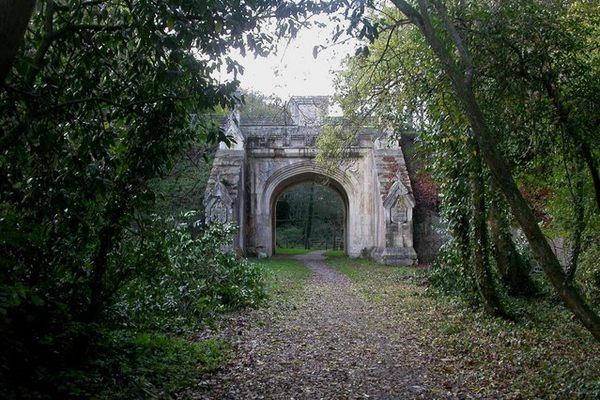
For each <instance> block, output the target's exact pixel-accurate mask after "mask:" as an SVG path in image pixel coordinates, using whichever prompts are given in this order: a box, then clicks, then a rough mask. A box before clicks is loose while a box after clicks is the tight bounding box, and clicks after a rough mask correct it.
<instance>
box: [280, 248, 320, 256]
mask: <svg viewBox="0 0 600 400" xmlns="http://www.w3.org/2000/svg"><path fill="white" fill-rule="evenodd" d="M311 251H314V249H305V248H303V247H278V248H276V249H275V254H277V255H282V256H297V255H300V254H306V253H310V252H311Z"/></svg>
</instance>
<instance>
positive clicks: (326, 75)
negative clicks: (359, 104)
mask: <svg viewBox="0 0 600 400" xmlns="http://www.w3.org/2000/svg"><path fill="white" fill-rule="evenodd" d="M321 21H325V20H324V19H321ZM330 36H331V27H330V26H329V27H325V28H318V27H311V28H308V29H303V30H301V31H300V32H299V33H298V36H297V37H296V38H295V39H294V40H292V41H290V42H289V43H287V41H285V40H282V41H281V44H280V46H279V47H280V48H279V49H278V51H277V54H271V55H270V56H268V57H266V58H262V57H258V58H254V56H253V55H247V56H246V57H245V58H243V57H241V56H240V55H239V54H233V55H232V58H234V59H236V60H237V61H238V62H239V63H240V64H241V65H242V66H243V67H244V69H245V70H244V74H243V75H241V76H238V79H239V80H240V82H241V86H242V89H250V90H253V91H256V92H260V93H262V94H264V95H267V96H270V95H275V96H277V97H279V98H281V99H283V100H288V99H289V98H290V97H291V96H327V95H332V94H333V92H334V88H333V79H334V71H337V70H339V69H341V66H342V60H343V58H344V57H345V56H346V55H347V54H348V53H351V52H353V51H354V45H352V44H350V43H346V44H341V45H340V44H337V45H334V46H330V47H328V48H326V49H324V50H321V51H320V52H319V54H318V56H317V58H316V59H315V58H314V57H313V48H314V47H315V46H319V45H326V44H327V39H328V38H329V37H330ZM286 43H287V45H286ZM222 79H226V76H222Z"/></svg>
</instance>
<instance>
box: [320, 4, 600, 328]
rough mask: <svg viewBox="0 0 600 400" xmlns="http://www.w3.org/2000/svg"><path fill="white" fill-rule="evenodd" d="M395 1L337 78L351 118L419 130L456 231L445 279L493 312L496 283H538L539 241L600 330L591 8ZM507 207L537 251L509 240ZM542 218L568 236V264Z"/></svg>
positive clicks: (549, 271)
mask: <svg viewBox="0 0 600 400" xmlns="http://www.w3.org/2000/svg"><path fill="white" fill-rule="evenodd" d="M392 3H393V7H392V6H390V7H387V8H383V9H380V8H379V7H377V5H376V4H373V5H372V7H371V8H370V9H369V10H368V11H367V12H366V13H365V14H364V15H363V17H364V19H366V20H367V21H370V23H371V26H373V28H374V30H375V32H372V33H369V32H367V34H366V35H363V36H367V37H368V38H369V39H370V43H366V44H365V46H364V47H363V48H361V50H360V51H359V52H358V54H357V56H356V57H354V58H352V59H350V60H349V63H348V69H347V71H346V72H344V73H343V74H342V75H341V76H340V80H339V84H338V87H339V101H340V103H341V104H342V106H343V108H344V111H345V114H346V115H347V116H349V117H350V118H351V119H352V120H354V121H360V120H364V118H365V117H367V116H368V117H373V116H375V120H376V121H379V123H380V124H381V125H382V126H383V127H392V128H393V130H394V134H393V135H392V139H397V136H398V135H401V134H402V132H406V131H410V132H417V134H418V138H419V140H420V142H421V145H422V149H423V150H424V154H426V156H425V157H427V158H426V164H427V165H428V166H429V167H430V170H431V173H432V174H433V176H434V177H435V179H436V180H437V182H438V183H439V185H440V196H441V205H442V208H441V211H442V214H443V216H444V218H445V220H446V222H447V226H448V230H449V232H450V234H451V235H452V240H451V241H450V243H448V245H447V246H446V250H445V252H444V258H443V259H442V262H441V264H442V269H440V270H439V273H441V274H442V275H445V276H441V277H440V279H437V281H438V282H443V283H448V282H454V283H455V284H456V285H459V286H461V287H463V288H465V289H467V291H471V292H477V293H478V294H479V297H480V299H481V300H482V303H483V304H484V307H485V308H486V310H488V311H489V312H491V313H494V314H497V315H505V314H506V312H505V311H504V308H505V307H504V306H503V305H502V302H501V301H500V299H501V298H502V293H501V292H502V291H503V289H502V287H501V286H500V285H499V282H498V281H502V282H503V283H504V284H505V287H506V289H507V291H508V292H510V293H512V294H527V293H531V290H532V286H531V281H530V279H529V278H528V271H529V269H530V267H531V265H530V263H529V262H528V260H530V257H528V254H527V253H529V252H530V251H531V252H532V253H533V254H534V255H535V257H536V258H537V260H538V261H539V266H540V267H541V268H542V269H543V270H544V272H545V273H546V275H547V276H548V278H549V280H550V281H551V282H552V284H553V285H554V286H555V288H556V289H557V292H558V293H559V294H560V295H561V296H562V298H563V301H565V304H567V306H569V307H570V308H571V309H572V310H573V312H574V313H575V314H576V315H578V317H579V318H580V319H581V321H582V322H584V324H586V326H588V328H589V329H590V330H591V331H592V332H593V333H594V334H595V335H597V334H598V324H597V322H598V318H597V315H596V314H595V312H594V311H593V310H591V308H590V307H589V304H588V305H586V301H585V300H583V299H582V297H581V296H580V295H579V289H578V287H577V286H583V288H584V289H585V290H586V291H587V293H589V296H588V300H593V296H594V295H592V294H591V293H592V292H594V289H593V288H594V287H597V286H596V285H597V283H596V282H597V280H595V278H594V277H596V276H597V272H593V271H597V270H598V264H597V261H596V262H593V261H591V259H590V258H589V256H588V254H594V252H597V242H598V238H599V237H598V234H597V232H598V218H599V214H600V209H599V206H600V203H598V202H597V195H598V194H599V193H600V191H599V189H600V187H599V186H598V185H597V182H598V173H599V171H598V157H599V153H598V152H599V151H600V142H598V138H599V137H600V135H598V123H597V122H598V115H599V113H598V109H597V105H598V104H599V103H598V101H597V95H598V90H597V89H596V88H597V85H598V84H599V83H600V76H599V75H598V73H599V70H598V63H597V60H598V56H599V53H598V47H597V45H598V37H599V36H598V30H599V29H600V24H599V21H598V19H597V15H598V7H597V4H594V3H593V2H580V1H568V2H564V1H551V2H547V1H539V2H537V1H532V2H518V1H514V2H513V1H507V2H500V3H498V2H485V1H469V2H462V1H461V2H454V1H417V2H411V1H408V2H407V1H393V2H392ZM357 18H358V17H357ZM372 120H373V118H371V121H372ZM330 136H334V135H330ZM350 140H352V138H351V137H349V138H348V137H346V138H342V140H341V142H342V143H346V144H347V143H348V142H349V141H350ZM329 141H330V142H335V141H334V140H333V139H329ZM329 147H331V145H330V146H329ZM330 153H331V152H330ZM331 154H335V153H331ZM511 172H512V174H511ZM513 177H514V179H515V180H516V183H517V184H518V185H519V187H520V188H521V193H523V194H521V193H519V191H518V190H517V186H516V185H515V180H513ZM524 197H525V198H526V199H527V200H528V201H529V205H527V204H526V203H525V202H524V201H523V198H524ZM509 206H510V211H509ZM532 211H533V212H532ZM511 214H512V215H511ZM513 216H514V219H515V220H517V221H518V223H519V225H520V226H521V227H522V229H523V231H524V233H525V236H526V237H527V240H528V243H529V244H530V246H531V250H530V249H529V248H527V247H526V248H525V249H524V250H525V252H523V251H519V244H518V243H514V238H513V237H512V235H511V226H512V224H513ZM534 218H537V219H534ZM538 224H539V225H541V226H542V227H544V228H545V233H546V234H547V235H549V236H550V237H556V236H561V237H563V238H565V239H566V242H567V252H566V254H564V257H563V259H564V258H566V262H565V263H564V264H565V265H564V266H563V267H561V266H560V265H559V264H558V260H557V258H556V257H555V256H554V255H552V253H551V252H550V247H549V246H548V245H547V243H546V239H545V238H544V237H543V236H542V235H541V232H540V231H539V228H538ZM521 249H522V250H523V248H522V246H521ZM582 255H583V257H582ZM452 266H454V267H452ZM449 267H450V268H449ZM596 305H597V303H596Z"/></svg>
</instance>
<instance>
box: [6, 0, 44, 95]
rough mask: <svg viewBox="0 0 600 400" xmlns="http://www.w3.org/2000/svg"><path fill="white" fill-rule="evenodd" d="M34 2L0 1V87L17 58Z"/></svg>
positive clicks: (21, 0) (20, 0) (25, 0)
mask: <svg viewBox="0 0 600 400" xmlns="http://www.w3.org/2000/svg"><path fill="white" fill-rule="evenodd" d="M34 6H35V0H18V1H17V0H0V86H1V85H3V84H4V81H5V79H6V76H7V75H8V72H9V71H10V69H11V68H12V64H13V62H14V60H15V57H16V56H17V53H18V51H19V48H20V47H21V43H22V42H23V35H24V34H25V30H26V29H27V24H29V20H30V19H31V14H32V13H33V7H34Z"/></svg>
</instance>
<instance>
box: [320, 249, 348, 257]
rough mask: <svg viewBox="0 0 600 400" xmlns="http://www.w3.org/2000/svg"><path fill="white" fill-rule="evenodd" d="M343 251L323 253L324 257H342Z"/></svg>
mask: <svg viewBox="0 0 600 400" xmlns="http://www.w3.org/2000/svg"><path fill="white" fill-rule="evenodd" d="M345 255H346V253H344V250H328V251H326V252H325V257H344V256H345Z"/></svg>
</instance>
